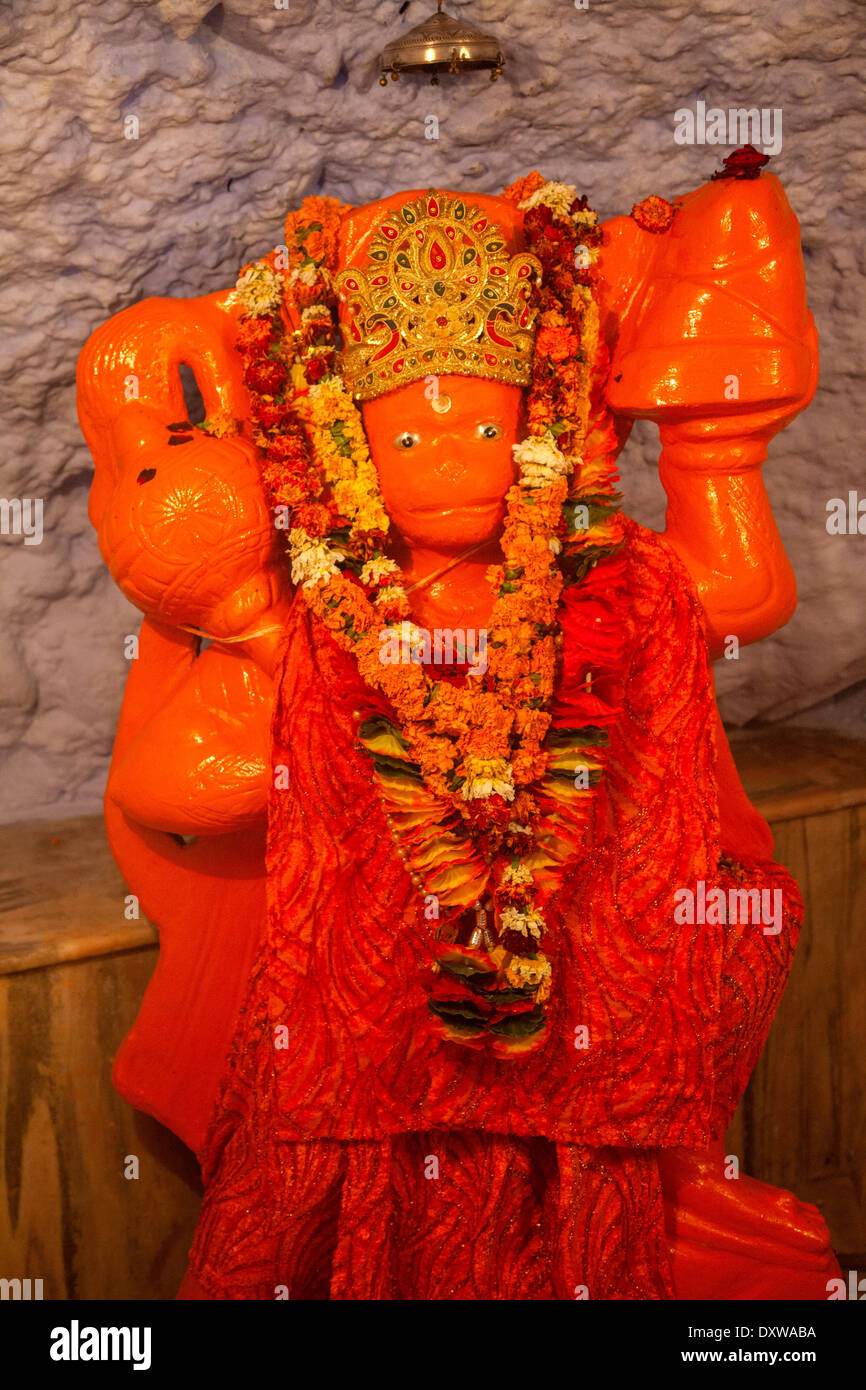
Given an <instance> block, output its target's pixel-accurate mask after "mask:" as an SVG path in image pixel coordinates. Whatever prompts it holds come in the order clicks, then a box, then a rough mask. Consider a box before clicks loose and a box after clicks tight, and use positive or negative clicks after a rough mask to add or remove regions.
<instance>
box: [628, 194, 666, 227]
mask: <svg viewBox="0 0 866 1390" xmlns="http://www.w3.org/2000/svg"><path fill="white" fill-rule="evenodd" d="M675 211H676V209H675V208H674V207H673V205H672V204H671V203H669V202H668V201H667V199H666V198H659V197H658V196H657V195H656V194H655V193H654V194H652V196H651V197H649V198H644V200H643V202H642V203H635V205H634V207H633V208H632V210H631V215H632V217H633V218H634V220H635V222H636V223H637V224H638V226H639V227H643V229H644V231H645V232H666V231H667V230H668V227H670V225H671V223H672V222H673V220H674V212H675Z"/></svg>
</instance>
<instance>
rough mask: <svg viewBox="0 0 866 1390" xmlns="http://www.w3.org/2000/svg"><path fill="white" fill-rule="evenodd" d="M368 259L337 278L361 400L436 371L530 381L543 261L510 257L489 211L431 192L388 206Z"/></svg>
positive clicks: (346, 355)
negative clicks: (537, 287)
mask: <svg viewBox="0 0 866 1390" xmlns="http://www.w3.org/2000/svg"><path fill="white" fill-rule="evenodd" d="M367 259H368V265H367V266H366V268H362V267H360V266H351V267H349V268H347V269H345V270H343V271H341V272H340V273H339V274H338V275H337V276H336V277H335V281H334V284H335V287H336V289H337V292H338V294H339V295H340V297H341V299H342V300H343V301H344V304H345V314H344V318H343V369H344V376H345V380H346V384H347V385H348V387H349V389H350V390H351V392H352V395H353V396H354V397H355V399H356V400H361V401H365V400H371V399H372V398H373V397H375V396H381V395H383V394H384V393H385V392H386V391H393V390H395V389H396V388H397V387H398V386H406V385H408V384H409V383H410V382H413V381H419V380H421V379H422V378H423V377H426V376H433V375H440V374H450V375H453V376H479V377H486V378H488V379H489V380H492V381H504V382H508V383H511V384H513V385H515V386H527V385H528V384H529V382H530V380H531V376H532V353H533V344H534V320H535V313H536V311H535V308H534V307H533V305H532V303H531V295H532V289H533V286H534V284H535V282H536V280H537V277H538V275H539V273H540V271H541V263H540V261H539V260H538V259H537V258H536V257H535V256H532V255H530V254H528V253H527V252H518V253H517V254H515V255H510V254H509V252H508V245H507V241H506V234H505V232H504V231H503V229H502V228H501V227H500V226H498V225H497V223H496V222H495V221H494V220H493V218H491V217H490V216H489V215H488V214H487V213H485V212H483V211H482V210H481V209H480V208H479V207H477V206H474V205H472V204H470V203H469V202H467V201H466V199H464V198H461V197H459V196H448V195H446V194H444V193H441V192H439V191H437V190H436V189H430V190H428V192H427V193H425V194H423V195H422V196H421V197H418V198H415V199H412V200H409V201H407V202H405V203H403V204H402V205H401V206H400V207H398V208H395V209H392V211H391V212H390V213H389V214H388V215H387V216H386V217H385V218H384V219H383V221H382V222H381V223H380V225H379V226H378V228H377V229H376V231H375V233H374V234H373V236H372V237H371V238H370V241H369V244H368V247H367Z"/></svg>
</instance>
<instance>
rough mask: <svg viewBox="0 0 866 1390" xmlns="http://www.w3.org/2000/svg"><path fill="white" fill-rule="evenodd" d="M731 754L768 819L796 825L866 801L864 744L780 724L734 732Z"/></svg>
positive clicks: (828, 732)
mask: <svg viewBox="0 0 866 1390" xmlns="http://www.w3.org/2000/svg"><path fill="white" fill-rule="evenodd" d="M728 741H729V743H730V745H731V752H732V754H733V756H734V762H735V763H736V765H737V771H738V772H739V774H740V777H741V779H742V783H743V786H744V788H745V791H746V795H747V796H748V798H749V800H750V801H751V803H752V805H753V806H754V807H755V808H756V810H758V811H760V813H761V815H762V816H763V817H764V819H765V820H768V821H774V822H776V823H778V822H779V821H786V820H796V819H797V818H798V817H800V816H817V815H821V814H822V813H823V812H826V811H842V810H844V809H845V808H846V807H847V806H859V805H861V804H862V803H863V802H866V739H856V738H843V737H842V736H841V735H840V734H836V733H833V731H832V730H831V729H806V728H803V729H794V728H788V727H784V726H781V725H774V726H766V727H763V728H760V729H748V730H745V729H734V730H731V731H730V733H729V734H728Z"/></svg>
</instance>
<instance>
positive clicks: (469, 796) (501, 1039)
mask: <svg viewBox="0 0 866 1390" xmlns="http://www.w3.org/2000/svg"><path fill="white" fill-rule="evenodd" d="M505 196H506V197H507V198H509V199H511V200H512V201H514V202H516V203H517V204H518V205H519V206H520V207H521V208H522V209H523V211H524V214H525V216H524V236H525V241H526V249H527V250H528V251H531V252H532V253H534V254H535V255H536V256H537V257H538V259H539V261H540V262H541V265H542V276H541V284H540V286H539V288H538V291H537V294H538V309H539V324H538V332H537V337H536V344H535V352H534V357H533V373H532V383H531V386H530V387H529V388H528V394H527V401H526V414H527V420H528V429H529V436H528V438H527V439H525V440H523V441H522V442H521V443H519V444H517V445H516V446H515V449H514V455H515V460H516V462H517V464H518V466H519V479H518V481H517V482H516V483H515V484H514V485H513V486H512V488H511V489H510V490H509V492H508V495H507V499H506V502H507V511H506V519H505V524H504V528H503V534H502V538H501V548H502V553H503V561H502V564H501V565H496V566H493V567H491V569H490V570H489V571H488V579H489V581H490V582H491V584H492V585H493V588H494V591H495V601H494V606H493V611H492V614H491V618H490V621H489V625H488V670H487V672H486V675H485V676H484V678H483V679H482V680H481V681H478V680H475V681H473V680H471V679H468V678H467V680H466V681H465V682H464V683H463V684H462V685H461V684H459V683H457V682H455V681H449V680H443V679H434V678H433V677H432V676H431V675H429V674H428V673H427V671H426V670H425V669H424V668H423V666H422V665H420V664H417V663H416V662H411V663H409V664H402V663H401V664H393V665H390V664H386V665H383V664H382V662H381V659H380V650H381V646H380V640H379V635H380V633H381V632H382V630H383V628H384V629H390V630H392V631H393V632H394V633H395V635H398V636H399V637H400V638H403V639H405V640H406V641H407V642H408V643H409V645H410V647H412V646H416V647H417V644H418V642H419V640H420V636H421V634H420V633H419V631H418V629H417V628H416V627H415V626H414V624H413V623H412V622H411V619H410V605H409V600H408V597H407V595H406V592H405V589H404V587H403V584H402V582H401V575H400V571H399V569H398V566H397V565H396V564H395V562H394V561H393V560H392V559H391V558H390V557H389V556H388V555H387V553H386V551H385V545H386V536H387V531H388V527H389V519H388V515H387V512H386V511H385V508H384V504H383V502H382V498H381V495H380V492H379V486H378V476H377V473H376V469H375V466H374V464H373V462H372V460H371V458H370V455H369V450H368V447H367V441H366V436H365V433H364V429H363V423H362V419H361V415H360V411H359V409H358V407H357V406H356V405H355V403H354V401H353V400H352V398H351V396H350V395H349V394H348V392H347V391H346V390H345V387H344V385H343V382H342V379H341V376H340V364H339V328H338V316H337V302H336V297H335V294H334V289H333V281H332V275H333V272H334V271H335V268H336V260H337V245H338V230H339V224H340V220H341V217H342V216H343V214H344V213H345V212H346V211H348V209H347V208H345V207H344V206H343V205H341V204H340V203H339V202H338V201H337V200H336V199H332V198H318V197H316V198H308V199H306V200H305V201H304V203H303V204H302V206H301V208H300V209H299V210H298V211H297V212H295V213H292V214H290V216H289V218H288V220H287V224H286V238H287V244H286V245H285V246H284V247H278V248H276V249H275V250H274V251H272V252H271V253H270V254H269V255H268V256H266V257H264V258H263V259H262V260H260V261H257V262H254V263H253V264H251V265H249V266H246V267H244V268H243V270H242V272H241V275H240V277H239V279H238V283H237V299H238V303H239V304H240V306H241V308H242V310H243V318H242V320H241V325H240V331H239V335H238V350H239V352H240V353H241V356H242V360H243V363H244V381H245V383H246V385H247V387H248V388H249V390H250V393H251V401H252V411H251V415H252V424H253V433H254V438H255V442H256V444H257V445H258V446H259V448H260V449H261V451H262V453H263V456H264V467H263V477H264V482H265V485H266V488H267V490H268V493H269V496H270V501H271V503H272V505H273V507H274V508H276V509H280V508H282V509H283V510H284V511H285V512H286V513H287V514H290V516H291V523H290V526H289V528H288V541H289V552H290V556H291V566H292V580H293V582H294V583H296V584H298V585H300V586H301V589H302V591H303V593H304V597H305V599H306V601H307V603H308V605H309V607H310V609H311V611H312V613H313V614H315V616H316V617H317V618H318V619H319V620H320V621H321V622H322V623H323V624H324V626H325V627H326V628H327V629H328V631H329V632H330V633H331V635H332V636H333V638H334V640H335V641H337V643H338V644H339V645H340V646H341V647H343V648H344V650H347V651H349V652H351V653H352V654H353V656H354V657H355V659H356V661H357V664H358V670H359V672H360V675H361V677H362V678H363V680H364V682H365V683H366V685H367V686H368V687H369V688H370V689H371V690H378V691H379V692H380V693H381V695H382V696H384V697H385V700H386V701H387V702H388V707H389V713H388V714H387V715H386V714H383V713H382V712H381V711H379V712H378V713H377V712H375V711H374V712H373V717H370V718H367V719H366V720H365V721H364V722H363V723H362V725H361V727H360V729H359V740H360V742H361V744H362V745H363V746H364V747H366V748H367V750H368V752H369V753H370V755H371V757H372V758H373V762H374V766H375V768H376V772H377V775H378V777H379V781H380V788H381V790H382V794H383V798H384V801H385V805H386V809H387V811H388V815H389V819H390V821H391V824H392V828H394V829H395V832H396V833H397V834H398V837H399V839H400V842H401V844H402V845H403V846H404V849H403V851H402V852H403V853H404V854H405V857H406V860H407V867H409V869H410V872H411V873H412V875H413V881H414V882H415V883H416V886H417V887H418V888H419V889H421V890H423V891H425V892H426V893H427V894H435V895H436V897H437V899H438V901H439V903H440V905H441V906H443V907H444V908H445V909H446V913H447V915H446V916H445V918H444V919H443V920H440V926H439V931H438V940H439V945H438V947H437V952H436V961H435V964H434V970H435V969H438V971H439V974H438V975H437V976H436V979H435V982H434V985H433V988H432V994H431V1000H430V1007H431V1012H432V1013H433V1015H434V1017H435V1018H437V1019H438V1020H439V1025H440V1027H441V1028H442V1029H443V1031H444V1032H445V1033H446V1035H447V1036H448V1037H452V1038H454V1039H457V1040H461V1041H464V1042H467V1043H469V1044H470V1045H473V1046H478V1045H482V1044H489V1045H491V1046H492V1047H493V1049H494V1050H495V1051H497V1052H500V1053H502V1054H503V1055H513V1054H514V1053H515V1052H519V1051H521V1050H524V1049H525V1048H527V1047H531V1046H537V1045H538V1044H539V1042H540V1041H542V1040H543V1038H544V1036H545V1031H546V1020H545V1012H544V1008H543V1005H544V1001H545V999H546V998H547V997H548V994H549V990H550V983H551V981H550V966H549V963H548V961H547V960H546V958H545V956H544V954H543V952H542V950H541V949H540V943H541V941H542V940H543V936H544V931H545V926H546V922H545V916H544V911H543V907H542V898H544V896H545V889H546V892H547V896H548V897H549V893H550V885H551V883H554V882H555V881H556V878H557V874H558V873H561V870H562V866H563V863H564V862H565V859H566V858H567V853H568V851H569V849H571V850H573V848H574V842H575V836H576V834H578V833H579V828H580V825H581V824H585V822H586V819H587V805H586V803H587V799H588V798H589V797H590V796H591V795H592V788H593V787H594V786H595V785H596V783H597V781H598V777H599V776H600V775H601V770H602V766H603V758H602V756H601V754H600V750H601V749H602V748H603V745H604V743H605V742H606V737H607V735H606V730H605V728H604V726H603V725H593V724H591V723H587V724H586V725H585V726H584V727H571V728H569V727H558V728H557V729H555V730H554V729H553V728H552V714H551V702H552V700H553V696H554V689H555V685H556V679H557V671H558V662H559V650H558V648H559V643H560V642H561V638H559V637H558V624H557V612H558V608H559V605H560V602H561V600H562V597H563V591H564V589H569V588H572V587H574V586H575V585H578V584H580V583H581V581H583V580H584V579H585V577H586V576H587V575H588V574H589V573H590V571H591V570H592V569H593V567H594V566H595V565H596V564H597V563H598V561H599V560H600V559H603V558H605V557H609V556H611V555H613V554H614V552H615V551H616V549H617V547H618V546H619V544H620V543H621V527H620V519H619V518H618V516H617V515H616V512H617V507H618V504H619V496H618V494H617V493H616V491H615V475H614V473H613V470H612V468H611V466H610V464H609V462H608V458H607V454H606V452H605V449H604V447H602V448H601V449H599V447H597V446H598V441H596V447H595V448H590V449H587V448H586V445H587V431H588V427H589V423H590V411H591V405H592V400H591V397H592V392H593V383H594V382H595V383H596V384H597V383H598V381H599V380H600V379H601V378H602V377H603V374H604V367H605V360H606V359H605V352H604V348H603V345H601V344H600V341H599V330H598V310H597V306H596V303H595V300H594V297H593V287H594V282H595V272H594V264H595V261H596V260H597V257H598V252H599V247H600V244H601V232H600V229H599V228H598V225H597V219H596V215H595V213H594V212H592V211H591V210H590V209H589V208H588V207H587V204H586V199H585V198H578V197H577V195H576V191H575V189H574V188H572V187H571V186H569V185H566V184H562V183H557V182H545V180H544V179H543V178H542V177H541V175H539V174H537V173H533V174H530V175H529V176H528V177H527V178H525V179H521V180H519V181H518V182H517V183H515V184H512V185H511V186H510V187H509V188H508V189H506V190H505ZM608 443H609V441H608V440H607V439H605V440H604V441H602V445H603V446H605V445H607V444H608ZM590 679H591V677H590ZM595 704H596V706H598V707H599V708H603V702H600V701H598V700H596V702H595ZM390 711H393V716H392V714H391V713H390ZM576 759H577V760H579V765H581V766H584V767H585V768H586V771H587V779H588V780H587V783H586V785H585V787H582V788H581V789H580V790H579V791H577V792H575V791H574V787H576V786H577V783H576V779H575V780H574V782H572V777H573V771H572V768H571V764H574V762H575V760H576ZM563 768H565V772H566V775H565V776H564V775H563ZM566 783H567V786H566ZM566 791H567V795H566ZM563 798H565V801H563ZM566 802H567V803H568V805H567V806H566V804H565V803H566ZM560 803H562V812H561V814H560V810H558V809H556V808H557V807H558V806H559V805H560ZM552 808H554V809H553V810H552ZM569 823H570V829H569ZM467 907H468V908H469V909H470V911H469V912H467Z"/></svg>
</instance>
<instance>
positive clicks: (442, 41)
mask: <svg viewBox="0 0 866 1390" xmlns="http://www.w3.org/2000/svg"><path fill="white" fill-rule="evenodd" d="M504 65H505V58H504V57H503V54H502V49H501V48H500V47H499V40H498V39H495V38H494V37H493V35H492V34H482V32H481V30H480V29H475V28H473V26H472V25H471V24H467V23H466V21H465V20H462V19H454V18H453V17H452V16H451V15H450V14H444V13H443V11H442V0H439V8H438V10H437V11H436V13H435V14H432V15H431V16H430V18H429V19H425V20H424V22H423V23H422V24H416V25H415V28H414V29H410V30H409V32H408V34H404V35H403V37H402V38H400V39H392V40H391V42H390V43H389V44H386V45H385V51H384V52H383V54H382V76H381V77H380V78H379V83H380V86H382V87H387V85H388V76H389V74H390V76H391V81H392V82H396V81H397V78H398V77H399V76H400V75H401V73H410V74H412V75H413V76H414V75H416V74H423V73H427V74H429V76H430V81H431V82H432V83H434V84H437V83H438V81H439V74H440V73H441V72H450V73H456V74H459V73H463V72H478V71H481V70H488V71H489V72H490V81H491V82H495V81H496V79H497V77H498V76H499V74H500V73H501V71H502V69H503V67H504Z"/></svg>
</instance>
